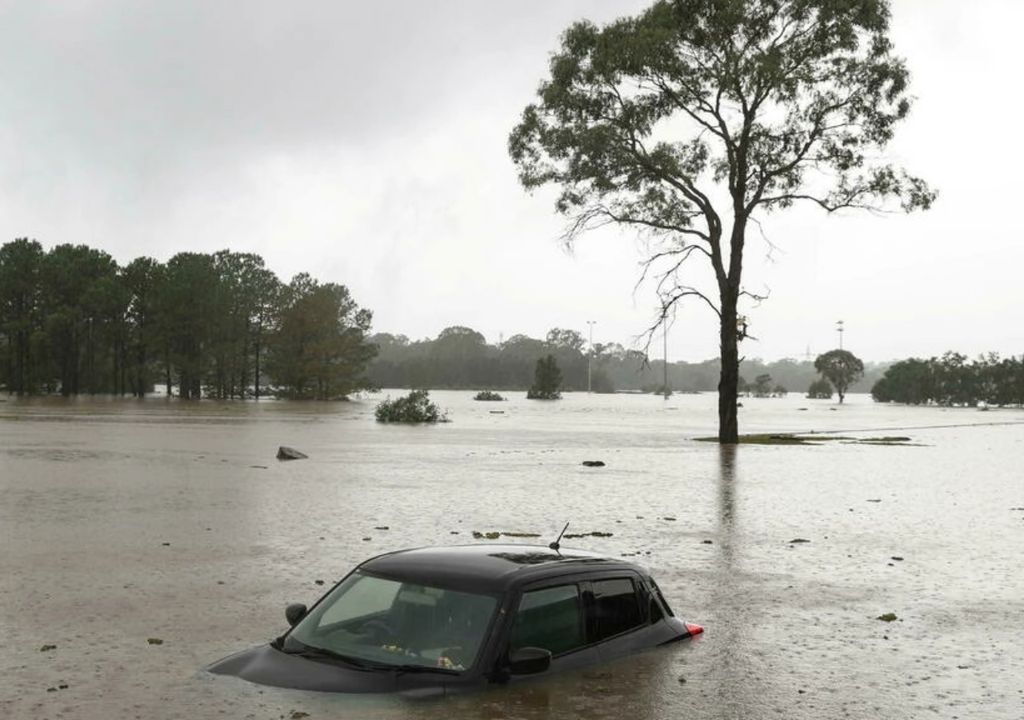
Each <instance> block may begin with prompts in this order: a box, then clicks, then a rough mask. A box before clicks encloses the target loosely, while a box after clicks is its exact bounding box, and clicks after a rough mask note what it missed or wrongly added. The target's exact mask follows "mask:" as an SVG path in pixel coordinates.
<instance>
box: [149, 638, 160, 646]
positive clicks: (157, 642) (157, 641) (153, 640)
mask: <svg viewBox="0 0 1024 720" xmlns="http://www.w3.org/2000/svg"><path fill="white" fill-rule="evenodd" d="M146 642H148V643H149V644H150V645H163V644H164V641H163V640H161V639H160V638H146Z"/></svg>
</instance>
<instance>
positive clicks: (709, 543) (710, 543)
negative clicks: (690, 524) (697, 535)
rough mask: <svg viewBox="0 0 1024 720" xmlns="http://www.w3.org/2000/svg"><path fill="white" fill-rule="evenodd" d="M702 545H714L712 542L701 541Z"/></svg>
mask: <svg viewBox="0 0 1024 720" xmlns="http://www.w3.org/2000/svg"><path fill="white" fill-rule="evenodd" d="M701 543H702V544H704V545H714V543H713V542H712V541H711V540H701Z"/></svg>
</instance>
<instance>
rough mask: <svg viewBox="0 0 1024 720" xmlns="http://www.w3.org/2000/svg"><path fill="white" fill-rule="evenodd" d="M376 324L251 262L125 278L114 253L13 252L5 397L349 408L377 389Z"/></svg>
mask: <svg viewBox="0 0 1024 720" xmlns="http://www.w3.org/2000/svg"><path fill="white" fill-rule="evenodd" d="M369 325H370V313H369V311H367V310H363V309H360V308H359V307H358V306H357V305H356V304H355V302H354V301H353V300H352V299H351V297H349V294H348V290H347V289H345V287H344V286H342V285H336V284H332V283H327V284H324V285H321V284H319V283H318V282H317V281H316V280H314V279H312V278H311V277H310V276H309V275H304V274H303V275H299V276H297V277H296V278H295V279H294V280H293V281H292V283H291V284H290V285H288V286H283V285H282V284H281V282H280V281H279V280H278V279H277V276H276V275H275V274H274V273H273V272H272V271H270V270H269V269H267V268H266V266H265V265H264V262H263V259H262V258H261V257H259V256H258V255H254V254H251V253H235V252H231V251H228V250H223V251H220V252H217V253H213V254H212V255H211V254H205V253H188V252H185V253H178V254H177V255H175V256H173V257H172V258H170V259H169V260H168V261H167V262H166V263H160V262H158V261H156V260H154V259H152V258H147V257H142V258H137V259H135V260H133V261H132V262H130V263H128V264H127V265H126V266H124V267H121V266H119V265H118V264H117V263H116V262H115V261H114V259H113V258H111V257H110V255H108V254H107V253H105V252H103V251H102V250H97V249H94V248H90V247H88V246H85V245H57V246H56V247H54V248H52V249H51V250H50V251H48V252H44V251H43V248H42V246H41V245H40V244H39V243H38V242H35V241H30V240H28V239H25V238H22V239H18V240H14V241H12V242H9V243H6V244H4V245H3V246H0V387H2V388H4V389H6V390H7V391H8V392H11V393H17V394H32V393H47V392H60V393H62V394H64V395H76V394H80V393H115V394H129V393H130V394H133V395H137V396H140V397H141V396H143V395H145V394H146V393H147V392H151V391H152V390H153V387H154V385H155V383H156V382H157V380H158V379H159V380H161V381H162V382H163V383H164V384H165V385H166V386H167V389H168V392H170V391H171V389H172V388H173V387H174V386H176V387H177V394H178V395H179V396H180V397H183V398H199V397H213V398H235V397H259V395H260V392H261V384H262V383H266V382H269V383H270V384H272V385H273V389H274V392H276V393H277V394H281V395H286V396H288V397H316V398H328V397H343V396H344V395H346V394H347V393H350V392H352V391H354V390H356V389H359V388H361V387H366V386H367V385H368V381H367V380H366V379H365V377H364V376H363V370H364V369H365V366H366V364H367V362H368V361H369V360H370V358H372V357H373V354H374V352H375V350H376V348H375V346H373V345H371V344H369V343H367V342H366V341H365V334H366V332H367V331H368V329H369Z"/></svg>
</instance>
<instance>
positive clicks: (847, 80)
mask: <svg viewBox="0 0 1024 720" xmlns="http://www.w3.org/2000/svg"><path fill="white" fill-rule="evenodd" d="M888 31H889V4H888V1H887V0H660V1H659V2H656V3H655V4H654V5H652V6H651V7H650V8H649V9H648V10H646V11H645V12H643V13H642V14H640V15H639V16H637V17H630V18H624V19H621V20H618V21H616V22H613V23H611V24H609V25H606V26H604V27H597V26H595V25H594V24H592V23H590V22H586V21H583V22H578V23H576V24H574V25H572V26H571V27H570V28H569V29H568V30H567V31H566V32H565V33H564V35H563V37H562V45H561V48H560V50H559V51H558V52H557V53H556V54H555V55H554V56H553V57H552V59H551V65H550V68H551V76H550V78H549V79H547V80H545V81H544V82H543V83H542V84H541V86H540V89H539V91H538V100H537V102H536V103H534V104H531V105H529V106H528V107H527V108H526V110H525V111H524V112H523V116H522V119H521V121H520V123H519V124H518V125H517V126H516V128H515V129H514V130H513V131H512V134H511V136H510V138H509V152H510V154H511V156H512V159H513V160H514V161H515V163H516V164H517V166H518V168H519V177H520V180H521V182H522V184H523V185H524V186H525V187H526V188H528V189H532V188H536V187H539V186H542V185H546V184H553V185H555V186H557V187H558V188H560V194H559V196H558V200H557V203H556V209H557V211H558V212H559V213H562V214H564V215H566V216H567V217H569V219H570V220H569V224H568V227H567V231H566V238H565V239H566V241H567V242H569V243H571V242H573V241H574V240H576V239H577V237H579V235H580V234H581V233H584V232H585V231H587V230H589V229H592V228H594V227H597V226H601V225H605V224H609V223H615V224H621V225H626V226H634V227H636V228H638V229H642V230H644V231H646V232H648V233H650V234H651V236H652V238H653V244H652V246H651V248H652V249H651V252H650V254H649V255H648V257H647V258H646V259H645V273H646V272H648V271H650V272H654V273H655V274H656V275H657V277H658V286H657V288H658V295H659V298H660V303H661V313H660V320H661V321H662V322H663V321H664V320H665V318H666V317H667V316H668V315H669V314H670V312H671V309H672V308H673V306H674V305H675V304H676V303H677V302H679V301H680V300H682V299H684V298H689V297H693V298H698V299H700V300H702V301H703V302H706V303H707V305H708V306H710V307H711V309H712V310H713V311H714V312H715V313H716V314H717V315H718V317H719V319H720V331H719V336H720V347H721V377H720V379H719V386H718V391H719V405H718V415H719V433H718V437H719V441H720V442H723V443H734V442H736V441H737V440H738V424H737V417H736V396H737V381H738V378H739V342H740V341H741V340H742V339H743V338H744V337H746V325H745V322H744V321H743V318H742V316H741V315H740V314H739V312H738V309H739V303H740V300H741V298H742V297H743V296H744V295H747V294H749V293H746V292H745V291H744V289H743V284H742V271H743V250H744V246H745V243H746V238H747V231H748V228H749V227H750V225H751V223H752V222H755V221H756V218H757V216H758V215H759V214H764V213H769V212H771V211H774V210H780V209H784V208H788V207H790V206H792V205H794V204H795V203H799V202H809V203H813V204H815V205H817V206H819V207H820V208H822V209H824V210H825V211H828V212H834V211H836V210H839V209H841V208H871V209H882V208H888V207H892V208H900V209H902V210H904V211H907V212H909V211H911V210H914V209H917V208H922V209H926V208H928V207H929V206H930V205H931V203H932V201H933V200H934V198H935V194H934V193H933V192H932V191H931V190H930V189H929V188H928V186H927V185H926V184H925V183H924V181H922V180H921V179H919V178H916V177H912V176H910V175H908V174H907V173H906V172H905V171H903V170H902V169H899V168H896V167H893V166H892V165H890V164H888V163H887V162H885V161H884V160H879V158H880V157H881V153H882V150H883V149H884V148H885V146H886V145H887V144H888V142H889V141H890V140H891V139H892V137H893V131H894V129H895V127H896V125H897V124H898V123H899V121H900V120H902V119H904V118H905V117H906V115H907V112H908V111H909V109H910V99H909V97H908V95H907V82H908V73H907V69H906V66H905V64H904V62H903V60H902V59H900V58H899V57H897V56H895V55H894V54H893V50H892V45H891V43H890V41H889V39H888ZM691 258H700V259H703V260H704V261H706V262H707V263H708V264H709V265H710V267H711V269H712V271H713V281H714V285H713V287H715V288H717V293H716V292H714V291H711V292H705V291H704V289H703V287H701V286H700V284H699V282H697V281H694V280H691V279H689V278H684V277H683V275H682V272H683V271H684V270H685V269H688V268H689V265H688V264H687V260H690V259H691ZM684 266H685V267H684Z"/></svg>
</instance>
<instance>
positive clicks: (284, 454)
mask: <svg viewBox="0 0 1024 720" xmlns="http://www.w3.org/2000/svg"><path fill="white" fill-rule="evenodd" d="M308 457H309V455H307V454H306V453H302V452H299V451H298V450H296V449H295V448H291V447H288V446H287V445H282V446H281V447H279V448H278V449H277V459H278V460H305V459H306V458H308Z"/></svg>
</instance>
